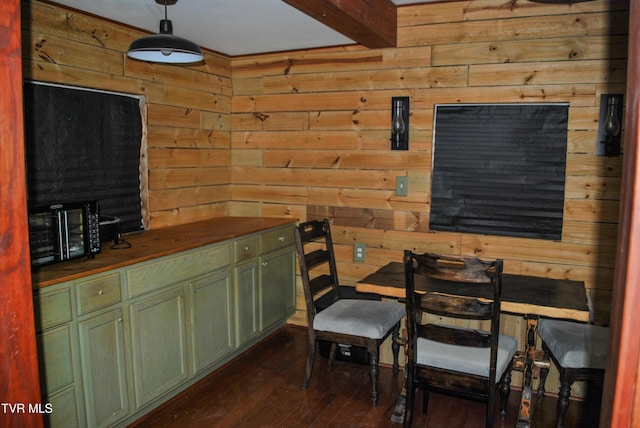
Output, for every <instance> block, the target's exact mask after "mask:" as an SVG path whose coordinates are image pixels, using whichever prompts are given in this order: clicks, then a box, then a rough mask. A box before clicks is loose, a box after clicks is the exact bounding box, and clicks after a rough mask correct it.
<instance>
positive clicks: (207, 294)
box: [189, 268, 235, 375]
mask: <svg viewBox="0 0 640 428" xmlns="http://www.w3.org/2000/svg"><path fill="white" fill-rule="evenodd" d="M189 297H190V301H191V304H190V305H189V306H190V308H191V311H190V321H191V329H190V338H191V366H192V367H193V372H192V374H194V375H195V374H198V373H200V372H202V371H204V370H205V369H207V368H208V367H211V366H212V365H214V364H215V363H216V362H217V361H219V360H220V359H222V358H224V357H225V356H227V355H230V354H231V353H232V352H233V350H234V344H235V341H234V328H233V327H234V324H233V318H232V314H233V291H232V284H231V272H230V271H229V269H228V268H225V269H221V270H219V271H217V272H215V273H212V274H209V275H205V276H202V277H199V278H197V279H195V280H193V281H191V282H190V283H189Z"/></svg>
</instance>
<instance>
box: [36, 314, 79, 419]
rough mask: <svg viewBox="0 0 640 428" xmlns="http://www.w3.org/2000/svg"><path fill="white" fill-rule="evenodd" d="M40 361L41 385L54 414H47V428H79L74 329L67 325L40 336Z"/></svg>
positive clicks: (37, 338)
mask: <svg viewBox="0 0 640 428" xmlns="http://www.w3.org/2000/svg"><path fill="white" fill-rule="evenodd" d="M36 341H37V344H38V357H39V361H40V365H39V366H40V382H41V384H42V385H41V388H42V394H43V395H44V396H45V397H46V398H45V400H44V401H45V402H46V403H51V405H52V406H53V410H55V412H51V413H48V414H45V415H44V417H45V421H46V424H47V426H51V427H56V428H58V427H70V428H72V427H77V426H79V425H80V424H79V423H78V421H79V417H78V406H77V404H76V399H77V396H76V386H75V377H74V361H75V358H74V355H73V349H74V345H73V343H72V335H71V325H70V324H65V325H63V326H61V327H58V328H53V329H50V330H47V331H45V332H43V333H39V334H38V335H36Z"/></svg>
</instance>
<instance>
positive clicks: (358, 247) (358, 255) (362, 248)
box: [353, 243, 367, 262]
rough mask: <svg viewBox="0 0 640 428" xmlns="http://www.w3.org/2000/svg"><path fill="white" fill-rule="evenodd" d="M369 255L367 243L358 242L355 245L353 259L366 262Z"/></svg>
mask: <svg viewBox="0 0 640 428" xmlns="http://www.w3.org/2000/svg"><path fill="white" fill-rule="evenodd" d="M366 255H367V246H366V245H365V244H358V243H356V244H355V245H354V246H353V261H354V262H364V260H365V258H366Z"/></svg>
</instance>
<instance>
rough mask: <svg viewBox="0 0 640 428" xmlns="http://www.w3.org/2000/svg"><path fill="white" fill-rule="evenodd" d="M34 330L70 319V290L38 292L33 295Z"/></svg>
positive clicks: (40, 329)
mask: <svg viewBox="0 0 640 428" xmlns="http://www.w3.org/2000/svg"><path fill="white" fill-rule="evenodd" d="M34 307H35V318H36V330H38V331H42V330H45V329H47V328H49V327H53V326H54V325H58V324H62V323H65V322H69V321H71V318H72V313H71V290H70V289H69V288H64V289H62V290H58V291H54V292H50V293H42V294H38V295H36V296H35V297H34Z"/></svg>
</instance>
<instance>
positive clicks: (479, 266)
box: [415, 253, 495, 284]
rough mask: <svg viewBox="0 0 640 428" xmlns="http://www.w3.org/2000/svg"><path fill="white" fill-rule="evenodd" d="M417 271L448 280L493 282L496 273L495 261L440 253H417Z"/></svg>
mask: <svg viewBox="0 0 640 428" xmlns="http://www.w3.org/2000/svg"><path fill="white" fill-rule="evenodd" d="M415 259H416V261H417V267H416V271H415V272H416V273H418V274H422V275H427V276H429V277H431V278H438V279H444V280H447V281H461V282H472V283H484V284H487V283H491V282H492V277H493V276H494V274H495V266H494V263H493V262H490V261H484V260H480V259H478V258H477V257H450V256H443V255H440V254H430V253H425V254H420V255H418V254H416V255H415Z"/></svg>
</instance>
